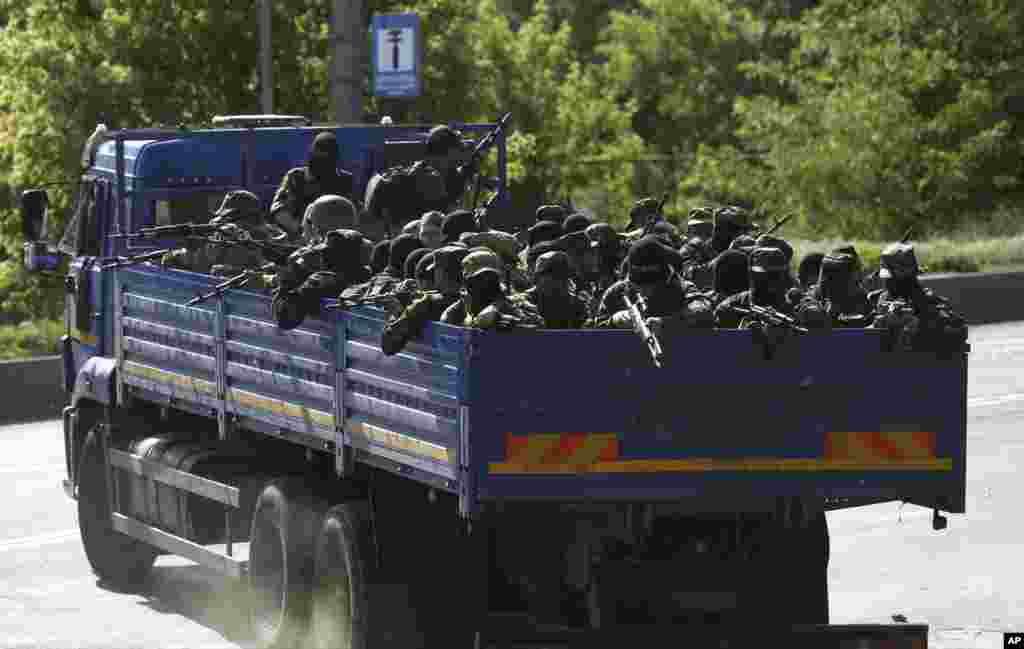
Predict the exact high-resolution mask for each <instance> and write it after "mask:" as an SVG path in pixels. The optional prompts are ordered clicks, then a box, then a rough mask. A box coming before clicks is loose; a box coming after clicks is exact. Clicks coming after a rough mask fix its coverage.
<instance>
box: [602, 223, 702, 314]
mask: <svg viewBox="0 0 1024 649" xmlns="http://www.w3.org/2000/svg"><path fill="white" fill-rule="evenodd" d="M677 257H678V253H677V252H676V251H675V250H672V249H671V248H669V247H668V246H666V245H665V244H664V243H663V242H662V241H661V240H660V239H659V238H658V237H655V236H653V235H648V236H645V237H642V238H641V239H640V240H639V241H637V242H636V243H634V244H633V245H632V246H630V249H629V253H628V254H627V262H628V268H629V271H628V275H627V277H626V279H623V280H620V281H618V282H616V283H615V284H612V285H611V286H610V287H609V288H608V290H607V291H605V294H604V296H603V297H602V298H601V304H600V306H599V307H598V309H597V324H598V326H604V327H611V328H616V329H628V328H631V327H632V326H633V325H632V319H631V316H630V313H629V311H628V310H627V308H626V301H625V298H626V297H627V296H629V295H639V296H641V297H642V298H643V300H644V302H645V304H646V312H645V313H644V315H645V316H646V317H647V321H648V322H647V323H648V326H650V327H651V329H652V330H654V331H655V332H657V331H659V330H660V329H661V328H662V326H663V325H665V324H669V321H672V322H674V323H675V324H676V325H677V326H684V327H709V326H711V325H712V324H713V319H712V311H711V304H710V302H708V300H707V298H706V297H704V296H703V295H702V294H700V293H699V292H697V290H696V287H695V286H694V285H693V284H691V283H690V282H687V281H685V280H683V279H682V278H681V277H680V276H679V274H678V273H677V272H676V270H675V266H674V263H675V259H676V258H677Z"/></svg>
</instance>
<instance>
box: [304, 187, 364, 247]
mask: <svg viewBox="0 0 1024 649" xmlns="http://www.w3.org/2000/svg"><path fill="white" fill-rule="evenodd" d="M358 220H359V219H358V217H357V215H356V206H355V205H353V204H352V201H350V200H348V199H347V198H344V197H342V196H338V195H336V194H325V195H324V196H321V197H320V198H318V199H316V200H315V201H313V202H312V203H310V204H309V207H307V208H306V213H305V214H304V215H303V217H302V239H303V240H304V241H305V242H306V244H307V245H308V244H314V243H320V241H322V240H323V239H324V237H325V236H326V235H327V233H328V232H330V231H331V230H340V229H353V230H355V229H357V228H358V225H359V223H358Z"/></svg>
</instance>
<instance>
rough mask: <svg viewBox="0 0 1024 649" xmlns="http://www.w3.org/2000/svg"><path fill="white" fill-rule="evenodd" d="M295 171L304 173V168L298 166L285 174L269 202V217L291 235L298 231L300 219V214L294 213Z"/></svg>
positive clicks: (296, 201)
mask: <svg viewBox="0 0 1024 649" xmlns="http://www.w3.org/2000/svg"><path fill="white" fill-rule="evenodd" d="M297 173H304V170H303V169H302V168H301V167H300V168H297V169H292V170H291V171H289V172H288V173H287V174H285V176H284V178H282V179H281V185H280V186H279V187H278V188H277V192H275V193H274V200H273V201H271V204H270V218H271V219H272V220H273V221H274V222H275V223H276V224H277V225H279V226H280V227H282V228H284V230H286V231H287V232H288V234H289V235H292V236H295V235H296V234H297V233H298V232H299V229H300V227H299V226H300V221H301V219H302V215H301V214H296V213H295V212H296V211H297V206H298V198H299V197H298V194H297V191H296V190H297V187H296V184H297V182H298V181H297V179H296V178H295V175H296V174H297Z"/></svg>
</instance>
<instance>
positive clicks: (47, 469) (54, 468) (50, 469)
mask: <svg viewBox="0 0 1024 649" xmlns="http://www.w3.org/2000/svg"><path fill="white" fill-rule="evenodd" d="M64 471H67V469H66V468H65V466H64V464H29V465H24V464H12V465H8V466H0V474H5V473H63V472H64Z"/></svg>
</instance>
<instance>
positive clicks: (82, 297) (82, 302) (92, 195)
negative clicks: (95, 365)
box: [58, 177, 111, 367]
mask: <svg viewBox="0 0 1024 649" xmlns="http://www.w3.org/2000/svg"><path fill="white" fill-rule="evenodd" d="M110 203H111V185H110V181H108V180H106V179H103V178H92V177H85V178H83V179H82V184H81V185H80V187H79V192H78V199H77V201H76V204H75V208H74V211H73V212H72V215H71V218H70V219H69V221H68V224H67V227H66V228H65V230H64V236H63V237H62V238H61V240H60V243H59V244H58V249H59V250H60V251H61V252H63V253H64V254H66V255H68V256H70V257H71V258H72V262H71V265H70V266H69V269H68V274H67V277H66V278H65V283H64V286H65V290H66V294H65V311H64V323H65V329H66V332H67V335H68V337H69V340H70V344H71V346H72V350H71V351H72V353H73V355H74V359H75V366H76V367H77V366H79V365H80V364H81V363H82V362H84V360H85V359H84V358H82V357H81V349H80V348H81V346H82V345H85V346H86V347H88V348H89V350H88V351H89V353H88V354H87V355H88V356H92V355H93V354H96V353H100V351H101V347H100V337H101V331H100V324H99V323H98V322H97V318H96V311H97V309H98V308H99V307H100V306H101V304H102V301H101V295H102V293H101V291H100V289H101V286H100V282H99V279H100V274H99V268H98V267H97V266H96V264H95V261H96V259H97V258H98V257H99V256H100V255H101V254H102V253H103V251H102V249H101V242H102V241H103V237H102V232H101V228H102V226H103V221H104V216H106V215H107V214H108V212H109V209H110Z"/></svg>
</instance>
